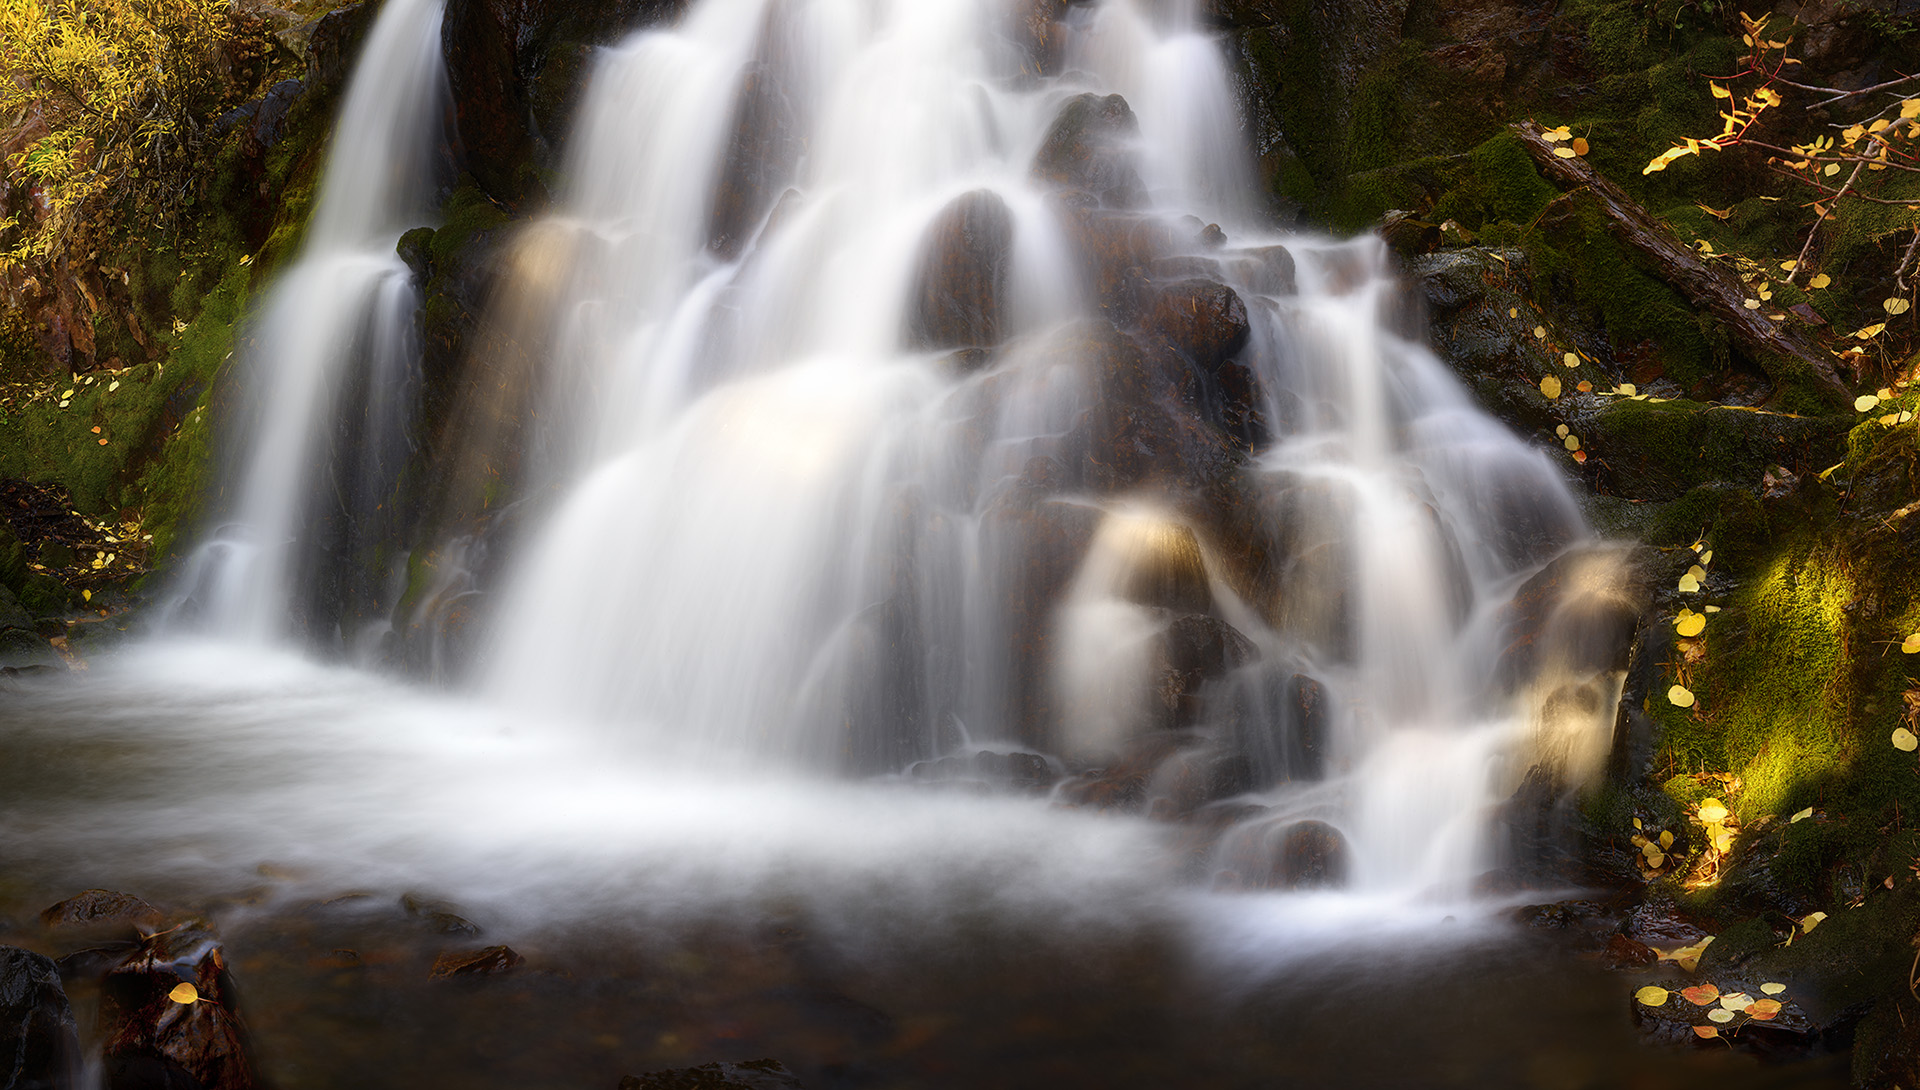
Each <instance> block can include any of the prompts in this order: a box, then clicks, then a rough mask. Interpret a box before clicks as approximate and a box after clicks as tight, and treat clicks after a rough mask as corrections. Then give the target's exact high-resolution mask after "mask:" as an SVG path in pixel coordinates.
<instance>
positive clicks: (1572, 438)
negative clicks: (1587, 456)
mask: <svg viewBox="0 0 1920 1090" xmlns="http://www.w3.org/2000/svg"><path fill="white" fill-rule="evenodd" d="M1564 442H1565V443H1566V445H1567V449H1568V450H1572V451H1577V450H1579V449H1580V437H1579V436H1577V435H1569V436H1567V437H1566V439H1565V440H1564Z"/></svg>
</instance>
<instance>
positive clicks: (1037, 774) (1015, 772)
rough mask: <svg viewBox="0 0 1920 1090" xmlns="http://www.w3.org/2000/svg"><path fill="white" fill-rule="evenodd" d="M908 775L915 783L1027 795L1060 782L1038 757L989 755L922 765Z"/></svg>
mask: <svg viewBox="0 0 1920 1090" xmlns="http://www.w3.org/2000/svg"><path fill="white" fill-rule="evenodd" d="M908 774H909V775H911V776H912V777H913V778H914V779H916V780H927V781H931V782H935V783H952V782H973V783H980V784H984V785H987V786H990V787H996V788H1000V789H1002V790H1009V789H1010V790H1014V791H1022V792H1028V793H1037V792H1044V791H1045V790H1047V789H1048V788H1050V787H1052V786H1053V784H1054V782H1055V781H1056V780H1058V779H1059V778H1060V777H1059V774H1058V773H1057V772H1055V771H1054V768H1053V765H1051V764H1049V763H1048V761H1047V759H1046V758H1045V757H1042V756H1041V755H1040V754H1038V753H1018V752H1016V753H993V752H990V751H989V752H982V753H972V754H966V755H960V754H953V755H949V756H946V757H940V758H937V759H935V760H931V761H920V762H918V763H917V764H915V765H913V766H912V767H911V768H910V769H909V770H908Z"/></svg>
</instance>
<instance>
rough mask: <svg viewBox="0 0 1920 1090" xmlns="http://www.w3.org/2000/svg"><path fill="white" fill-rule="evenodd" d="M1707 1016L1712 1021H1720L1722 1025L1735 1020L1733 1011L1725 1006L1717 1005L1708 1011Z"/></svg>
mask: <svg viewBox="0 0 1920 1090" xmlns="http://www.w3.org/2000/svg"><path fill="white" fill-rule="evenodd" d="M1707 1018H1708V1020H1710V1021H1714V1022H1719V1023H1720V1024H1721V1025H1725V1024H1726V1023H1728V1022H1731V1021H1733V1012H1732V1011H1730V1010H1728V1009H1726V1008H1725V1007H1715V1008H1713V1009H1712V1010H1710V1011H1708V1012H1707Z"/></svg>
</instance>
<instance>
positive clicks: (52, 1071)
mask: <svg viewBox="0 0 1920 1090" xmlns="http://www.w3.org/2000/svg"><path fill="white" fill-rule="evenodd" d="M79 1079H80V1039H79V1036H78V1034H77V1032H76V1030H75V1027H74V1020H73V1008H72V1007H71V1006H70V1005H68V1003H67V993H66V990H65V989H64V988H62V987H61V986H60V971H59V969H58V968H57V967H56V966H55V965H54V963H53V961H52V960H51V959H49V958H46V957H43V956H41V955H39V954H35V953H32V952H31V951H27V950H21V949H18V948H16V947H12V946H0V1090H67V1088H69V1087H75V1086H78V1085H79Z"/></svg>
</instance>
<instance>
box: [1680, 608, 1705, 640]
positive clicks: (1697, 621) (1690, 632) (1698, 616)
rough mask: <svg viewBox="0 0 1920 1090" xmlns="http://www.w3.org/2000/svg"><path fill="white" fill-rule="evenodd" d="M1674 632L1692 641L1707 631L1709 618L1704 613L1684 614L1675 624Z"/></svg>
mask: <svg viewBox="0 0 1920 1090" xmlns="http://www.w3.org/2000/svg"><path fill="white" fill-rule="evenodd" d="M1673 630H1674V631H1675V632H1678V633H1680V634H1681V635H1682V636H1686V637H1688V638H1689V639H1691V638H1692V637H1694V636H1698V635H1699V634H1700V633H1702V632H1705V631H1706V630H1707V617H1706V614H1704V613H1693V612H1686V613H1682V614H1681V615H1680V616H1679V617H1678V618H1676V619H1675V620H1674V622H1673Z"/></svg>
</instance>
